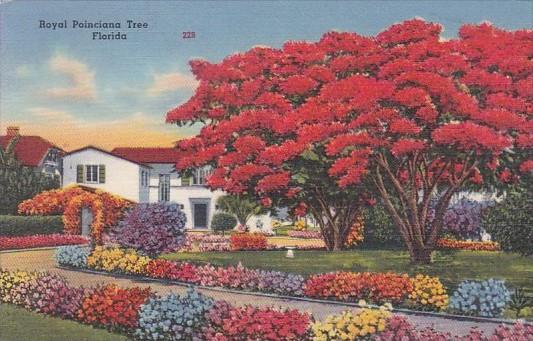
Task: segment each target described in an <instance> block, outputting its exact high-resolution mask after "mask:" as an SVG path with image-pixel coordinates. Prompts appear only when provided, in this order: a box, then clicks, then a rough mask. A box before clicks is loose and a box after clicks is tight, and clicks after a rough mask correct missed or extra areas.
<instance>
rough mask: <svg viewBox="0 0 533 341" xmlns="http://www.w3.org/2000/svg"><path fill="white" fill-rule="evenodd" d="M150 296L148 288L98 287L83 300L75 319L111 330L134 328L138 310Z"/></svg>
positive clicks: (136, 324) (110, 285)
mask: <svg viewBox="0 0 533 341" xmlns="http://www.w3.org/2000/svg"><path fill="white" fill-rule="evenodd" d="M150 296H151V291H150V288H145V289H141V288H139V287H133V288H121V287H118V286H117V285H115V284H109V285H106V286H103V287H99V288H97V289H95V290H94V292H93V293H92V294H91V295H89V296H88V297H86V298H85V299H83V302H82V304H81V308H80V309H79V310H78V312H77V318H78V319H79V320H80V321H82V322H84V323H88V324H92V325H96V326H103V327H106V328H108V329H113V330H128V329H131V328H136V327H137V326H138V323H139V322H138V312H139V309H140V307H141V305H142V304H144V303H145V302H146V301H147V300H148V298H149V297H150Z"/></svg>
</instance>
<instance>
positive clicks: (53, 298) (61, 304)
mask: <svg viewBox="0 0 533 341" xmlns="http://www.w3.org/2000/svg"><path fill="white" fill-rule="evenodd" d="M17 292H18V293H20V294H21V295H22V296H23V297H24V300H23V304H24V307H26V309H30V310H34V311H36V312H40V313H44V314H47V315H54V316H60V317H62V318H68V319H74V318H75V316H76V313H77V311H78V309H80V306H81V302H82V300H83V299H84V298H85V297H86V296H89V295H90V294H91V293H92V292H91V290H90V289H85V288H83V287H71V286H69V284H68V282H67V281H66V279H65V278H64V277H62V276H59V275H52V274H41V275H39V276H38V277H37V278H35V279H33V280H31V281H29V282H25V283H23V284H22V285H21V286H20V287H19V288H18V289H17Z"/></svg>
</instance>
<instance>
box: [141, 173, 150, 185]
mask: <svg viewBox="0 0 533 341" xmlns="http://www.w3.org/2000/svg"><path fill="white" fill-rule="evenodd" d="M148 175H149V173H148V171H144V170H141V186H143V187H148Z"/></svg>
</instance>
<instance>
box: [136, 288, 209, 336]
mask: <svg viewBox="0 0 533 341" xmlns="http://www.w3.org/2000/svg"><path fill="white" fill-rule="evenodd" d="M212 305H213V300H212V299H211V298H209V297H207V296H204V295H202V294H200V293H198V292H196V291H194V290H192V289H189V290H188V291H187V293H186V294H185V295H183V296H181V297H179V296H176V295H175V294H170V295H168V296H165V297H152V298H150V299H149V300H148V302H146V303H145V304H143V305H142V306H141V307H140V310H139V327H138V328H137V330H136V331H135V337H136V338H137V339H139V340H175V341H192V340H195V336H196V335H197V333H198V332H199V331H200V328H201V326H202V325H203V324H204V315H205V314H206V313H207V312H208V311H209V309H211V307H212Z"/></svg>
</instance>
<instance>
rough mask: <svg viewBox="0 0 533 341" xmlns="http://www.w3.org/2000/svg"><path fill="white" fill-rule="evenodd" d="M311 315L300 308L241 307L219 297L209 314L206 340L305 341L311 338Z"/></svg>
mask: <svg viewBox="0 0 533 341" xmlns="http://www.w3.org/2000/svg"><path fill="white" fill-rule="evenodd" d="M310 319H311V317H310V315H309V314H306V313H301V312H299V311H298V310H284V311H278V310H274V309H272V308H256V307H252V306H245V307H238V308H237V307H232V306H231V305H229V304H228V303H227V302H224V301H218V302H215V304H214V306H213V308H212V309H210V310H209V311H208V312H207V313H206V315H205V324H204V325H203V326H202V340H205V341H220V340H243V341H251V340H264V341H291V340H292V341H305V340H309V337H308V334H309V332H308V328H309V322H310Z"/></svg>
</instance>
